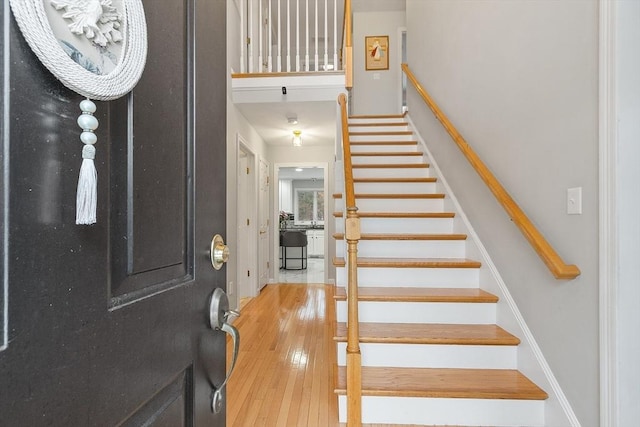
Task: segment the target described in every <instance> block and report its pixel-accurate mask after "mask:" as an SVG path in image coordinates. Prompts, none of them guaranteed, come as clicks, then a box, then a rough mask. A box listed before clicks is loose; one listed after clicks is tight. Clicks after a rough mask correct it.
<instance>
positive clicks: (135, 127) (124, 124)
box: [109, 2, 194, 307]
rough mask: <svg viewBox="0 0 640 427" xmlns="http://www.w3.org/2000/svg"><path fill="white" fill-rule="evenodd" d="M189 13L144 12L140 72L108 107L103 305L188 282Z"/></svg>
mask: <svg viewBox="0 0 640 427" xmlns="http://www.w3.org/2000/svg"><path fill="white" fill-rule="evenodd" d="M192 14H193V3H192V2H160V3H159V4H158V5H155V4H154V7H153V8H148V10H147V25H148V31H149V34H152V35H153V37H150V39H149V60H148V64H147V67H146V69H145V72H144V73H143V75H142V78H141V80H140V82H139V83H138V85H137V86H136V88H135V89H134V91H133V92H132V94H130V95H129V97H128V99H125V100H120V101H117V102H113V103H111V108H110V110H111V111H110V115H111V120H110V122H109V124H110V128H109V131H110V132H111V134H112V136H113V137H112V140H113V141H114V143H113V144H112V146H111V162H110V164H111V174H110V180H111V188H112V191H111V195H112V204H111V209H112V211H111V215H110V220H111V260H112V272H111V301H110V306H111V307H117V306H119V305H121V304H124V303H131V301H134V300H137V299H140V298H144V297H147V296H149V295H153V294H155V293H157V292H160V291H162V290H164V289H168V288H171V287H175V286H177V285H180V284H182V283H185V282H187V281H189V280H191V278H192V274H193V263H192V262H191V256H192V253H191V251H190V248H191V247H192V246H193V244H192V242H193V236H192V230H193V221H192V220H191V218H192V213H193V212H194V211H193V197H191V194H192V193H193V179H191V177H192V176H193V173H194V172H193V170H192V169H193V159H192V156H193V152H194V149H193V142H194V141H193V120H191V117H192V116H193V114H192V105H193V102H192V96H191V95H190V94H191V93H192V92H193V90H192V88H193V82H192V79H191V75H192V71H193V63H194V61H193V53H192V50H190V48H189V46H190V45H192V43H193V33H192V32H190V31H188V23H189V21H190V20H191V19H192V18H191V16H192ZM167 16H170V17H171V19H166V18H165V17H167ZM168 201H170V202H168Z"/></svg>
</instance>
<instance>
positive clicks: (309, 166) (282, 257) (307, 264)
mask: <svg viewBox="0 0 640 427" xmlns="http://www.w3.org/2000/svg"><path fill="white" fill-rule="evenodd" d="M327 170H328V165H327V164H326V163H299V164H279V165H276V168H275V178H276V182H277V187H276V188H277V191H275V194H276V200H275V203H274V205H275V207H276V210H277V214H276V218H278V227H277V235H276V237H275V242H276V245H277V248H276V251H275V253H276V255H277V259H276V261H277V262H276V265H278V266H279V268H278V271H277V276H276V282H278V283H326V271H327V268H328V266H327V262H328V256H327V253H328V239H327V237H326V233H327V229H328V226H329V224H328V221H329V219H328V203H327V199H326V196H327V194H328V182H327ZM325 225H326V226H325ZM274 228H276V227H274Z"/></svg>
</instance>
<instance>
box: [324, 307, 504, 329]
mask: <svg viewBox="0 0 640 427" xmlns="http://www.w3.org/2000/svg"><path fill="white" fill-rule="evenodd" d="M358 318H359V319H360V322H377V323H385V322H386V323H450V324H455V325H465V324H467V325H490V324H494V323H496V305H495V303H456V302H386V301H384V302H382V301H360V302H358ZM336 319H337V321H338V322H346V321H347V303H346V301H336Z"/></svg>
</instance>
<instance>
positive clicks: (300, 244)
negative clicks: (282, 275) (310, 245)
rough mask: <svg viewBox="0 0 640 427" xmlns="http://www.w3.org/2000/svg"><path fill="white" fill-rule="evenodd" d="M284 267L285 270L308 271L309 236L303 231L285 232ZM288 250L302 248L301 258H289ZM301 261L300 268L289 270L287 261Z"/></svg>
mask: <svg viewBox="0 0 640 427" xmlns="http://www.w3.org/2000/svg"><path fill="white" fill-rule="evenodd" d="M282 247H283V248H284V254H283V257H282V258H283V264H284V265H283V267H284V269H285V270H306V268H307V235H306V233H305V232H303V231H285V232H284V233H283V234H282ZM287 248H300V257H289V256H287ZM288 259H289V260H300V268H287V260H288Z"/></svg>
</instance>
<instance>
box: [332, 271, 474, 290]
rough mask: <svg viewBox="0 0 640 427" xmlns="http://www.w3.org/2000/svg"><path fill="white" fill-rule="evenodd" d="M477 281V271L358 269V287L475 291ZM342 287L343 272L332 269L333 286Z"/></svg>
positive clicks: (345, 274) (343, 280) (344, 278)
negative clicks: (471, 289) (468, 289)
mask: <svg viewBox="0 0 640 427" xmlns="http://www.w3.org/2000/svg"><path fill="white" fill-rule="evenodd" d="M478 277H479V269H477V268H394V267H358V285H359V286H362V287H365V286H366V287H394V286H398V287H434V288H477V287H478V285H479V282H478ZM346 283H347V271H346V268H344V267H336V284H337V285H338V286H342V287H344V286H345V285H346Z"/></svg>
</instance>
